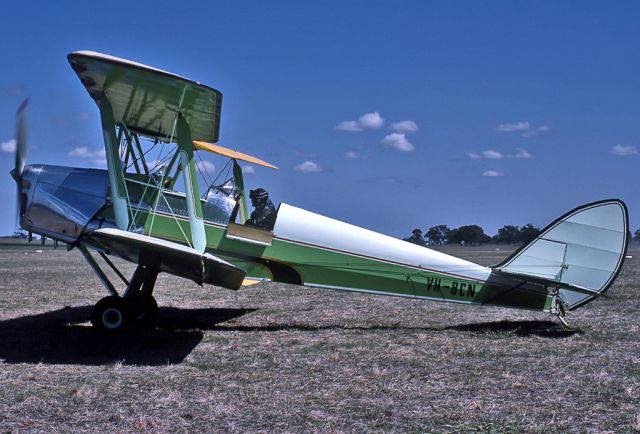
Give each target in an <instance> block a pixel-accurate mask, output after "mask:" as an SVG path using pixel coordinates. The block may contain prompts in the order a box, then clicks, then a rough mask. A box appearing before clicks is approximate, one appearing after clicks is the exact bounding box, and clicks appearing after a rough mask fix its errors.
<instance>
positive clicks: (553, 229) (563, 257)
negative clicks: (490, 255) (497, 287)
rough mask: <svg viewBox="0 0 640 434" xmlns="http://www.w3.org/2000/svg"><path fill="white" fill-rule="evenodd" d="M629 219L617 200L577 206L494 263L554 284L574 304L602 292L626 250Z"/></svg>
mask: <svg viewBox="0 0 640 434" xmlns="http://www.w3.org/2000/svg"><path fill="white" fill-rule="evenodd" d="M628 220H629V218H628V213H627V207H626V206H625V204H624V203H623V202H622V201H620V200H605V201H601V202H595V203H591V204H588V205H584V206H581V207H578V208H576V209H574V210H572V211H570V212H569V213H567V214H565V215H564V216H562V217H560V218H559V219H558V220H556V221H555V222H553V223H552V224H550V225H549V226H547V227H546V228H544V229H543V230H542V231H541V233H540V235H539V236H538V237H537V238H536V239H535V240H533V241H532V242H531V243H529V244H527V245H526V246H524V247H522V248H521V249H519V250H518V251H516V252H515V253H514V254H513V255H511V256H510V257H509V258H508V259H507V260H505V261H504V262H502V263H501V264H498V265H496V266H494V267H493V268H494V270H497V271H498V272H502V273H508V274H510V275H512V276H514V277H520V278H522V279H524V280H528V281H531V282H537V283H544V284H548V285H553V286H558V287H559V288H560V297H561V298H562V300H563V301H564V302H565V303H566V305H567V307H568V308H569V309H574V308H576V307H578V306H580V305H583V304H584V303H587V302H588V301H590V300H592V299H593V298H594V297H597V296H599V295H601V294H603V293H604V292H605V291H606V290H607V289H608V288H609V286H610V285H611V283H612V282H613V280H614V279H615V277H616V276H617V275H618V272H619V271H620V268H621V267H622V263H623V262H624V257H625V254H626V251H627V242H628V232H629V229H628V228H629V221H628Z"/></svg>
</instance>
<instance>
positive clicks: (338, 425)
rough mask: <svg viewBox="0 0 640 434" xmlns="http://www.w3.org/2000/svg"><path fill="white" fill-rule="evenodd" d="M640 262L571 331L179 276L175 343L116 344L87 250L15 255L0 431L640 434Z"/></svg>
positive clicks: (534, 317)
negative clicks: (106, 327) (98, 324)
mask: <svg viewBox="0 0 640 434" xmlns="http://www.w3.org/2000/svg"><path fill="white" fill-rule="evenodd" d="M39 250H40V251H39ZM447 253H452V254H456V255H459V256H462V257H466V258H468V259H471V260H475V261H477V262H480V263H483V264H491V263H495V262H497V261H498V260H499V259H501V258H503V257H504V256H505V255H507V254H508V253H509V251H508V250H501V251H496V250H495V246H489V247H485V248H449V249H447ZM629 254H630V255H633V258H631V259H627V261H626V263H625V265H624V268H623V270H622V273H621V274H620V276H619V278H618V280H617V281H616V283H615V284H614V286H613V287H612V288H611V289H610V291H609V292H608V293H607V296H606V297H604V298H602V299H599V300H596V301H594V302H592V303H590V304H589V305H587V306H586V307H584V308H581V309H578V310H577V311H574V312H571V313H570V314H569V315H568V320H569V323H570V324H571V325H572V326H573V329H572V330H565V329H564V328H563V327H562V326H560V325H559V323H558V321H557V320H556V319H555V318H553V317H551V316H549V315H546V314H540V313H532V312H525V311H515V310H506V309H499V308H488V307H487V308H484V307H475V308H474V307H465V306H459V305H453V304H444V303H434V302H419V301H413V300H408V299H399V298H390V297H375V296H370V295H359V294H352V293H345V292H336V291H330V290H319V289H308V288H298V287H295V286H289V285H279V284H274V285H268V284H258V285H255V286H252V287H249V288H245V289H242V290H240V291H238V292H231V291H226V290H222V289H218V288H215V287H211V286H208V287H204V288H200V287H198V286H197V285H195V284H193V283H191V282H188V281H185V280H181V279H178V278H173V277H171V276H168V275H162V276H161V277H160V279H159V282H158V285H157V287H156V293H155V295H156V298H157V299H158V302H159V304H160V305H161V309H160V319H159V327H158V329H157V330H154V331H152V332H146V333H144V334H137V335H131V336H121V337H111V338H105V337H104V336H102V335H99V334H97V333H95V332H94V331H93V330H92V329H91V327H90V325H89V322H88V321H89V316H90V312H91V307H92V305H93V304H94V303H95V302H96V301H97V300H98V298H100V297H102V296H104V295H106V292H105V291H104V290H103V289H102V287H101V286H100V284H99V282H98V280H97V279H96V278H95V276H94V275H93V273H92V271H91V270H90V269H89V268H88V267H87V266H86V265H85V263H84V262H83V259H82V257H81V255H80V254H79V253H78V252H77V251H72V252H68V253H67V252H66V251H65V249H64V248H60V249H58V250H53V249H52V248H51V247H50V246H45V247H41V246H40V245H39V244H37V245H36V244H35V243H34V245H30V246H27V245H25V244H10V243H7V242H4V244H1V245H0V432H29V431H33V432H36V431H48V432H78V431H91V432H125V431H126V432H130V431H162V432H166V431H170V432H203V431H231V432H246V431H264V432H273V431H278V432H282V431H287V432H306V431H323V432H325V431H358V432H362V431H403V432H406V431H411V432H633V431H634V430H635V431H640V338H639V333H640V316H639V315H638V312H639V311H640V303H639V301H638V294H639V291H638V287H639V286H640V285H639V283H640V251H638V250H634V249H631V250H630V252H629ZM125 268H126V269H127V270H129V272H131V271H132V267H131V266H130V265H125ZM114 282H115V279H114Z"/></svg>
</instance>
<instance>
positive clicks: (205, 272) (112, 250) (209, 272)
mask: <svg viewBox="0 0 640 434" xmlns="http://www.w3.org/2000/svg"><path fill="white" fill-rule="evenodd" d="M89 237H90V243H91V245H92V246H93V247H96V248H98V249H99V250H102V251H104V252H106V253H109V254H113V255H116V256H119V257H121V258H123V259H125V260H127V261H130V262H133V263H136V264H154V265H156V266H159V267H160V271H164V272H167V273H170V274H174V275H176V276H180V277H185V278H187V279H191V280H193V281H194V282H196V283H198V284H203V283H208V284H211V285H216V286H222V287H225V288H228V289H234V290H235V289H238V288H240V286H241V285H242V281H243V280H244V278H245V272H244V271H243V270H241V269H240V268H238V267H236V266H234V265H232V264H230V263H228V262H226V261H224V260H222V259H220V258H218V257H216V256H213V255H211V254H209V253H200V252H199V251H197V250H195V249H193V248H191V247H187V246H184V245H182V244H177V243H173V242H170V241H166V240H162V239H159V238H155V237H150V236H148V235H142V234H136V233H132V232H127V231H123V230H120V229H114V228H102V229H97V230H95V231H94V232H93V233H92V234H91V235H90V236H89Z"/></svg>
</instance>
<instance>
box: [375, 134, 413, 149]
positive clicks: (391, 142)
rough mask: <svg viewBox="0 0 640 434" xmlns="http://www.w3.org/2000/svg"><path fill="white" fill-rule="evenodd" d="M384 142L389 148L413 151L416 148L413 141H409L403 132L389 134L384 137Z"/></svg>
mask: <svg viewBox="0 0 640 434" xmlns="http://www.w3.org/2000/svg"><path fill="white" fill-rule="evenodd" d="M382 144H383V145H384V146H386V147H387V148H392V149H395V150H397V151H402V152H413V151H415V150H416V147H415V146H414V145H413V143H411V142H410V141H408V140H407V138H406V137H405V135H404V134H402V133H391V134H387V135H386V136H385V137H384V139H382Z"/></svg>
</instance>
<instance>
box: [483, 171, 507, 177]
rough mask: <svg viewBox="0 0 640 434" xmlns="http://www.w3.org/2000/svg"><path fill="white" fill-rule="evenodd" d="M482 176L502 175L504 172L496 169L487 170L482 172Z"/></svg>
mask: <svg viewBox="0 0 640 434" xmlns="http://www.w3.org/2000/svg"><path fill="white" fill-rule="evenodd" d="M482 176H488V177H496V176H504V173H502V172H498V171H496V170H487V171H486V172H484V173H483V174H482Z"/></svg>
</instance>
